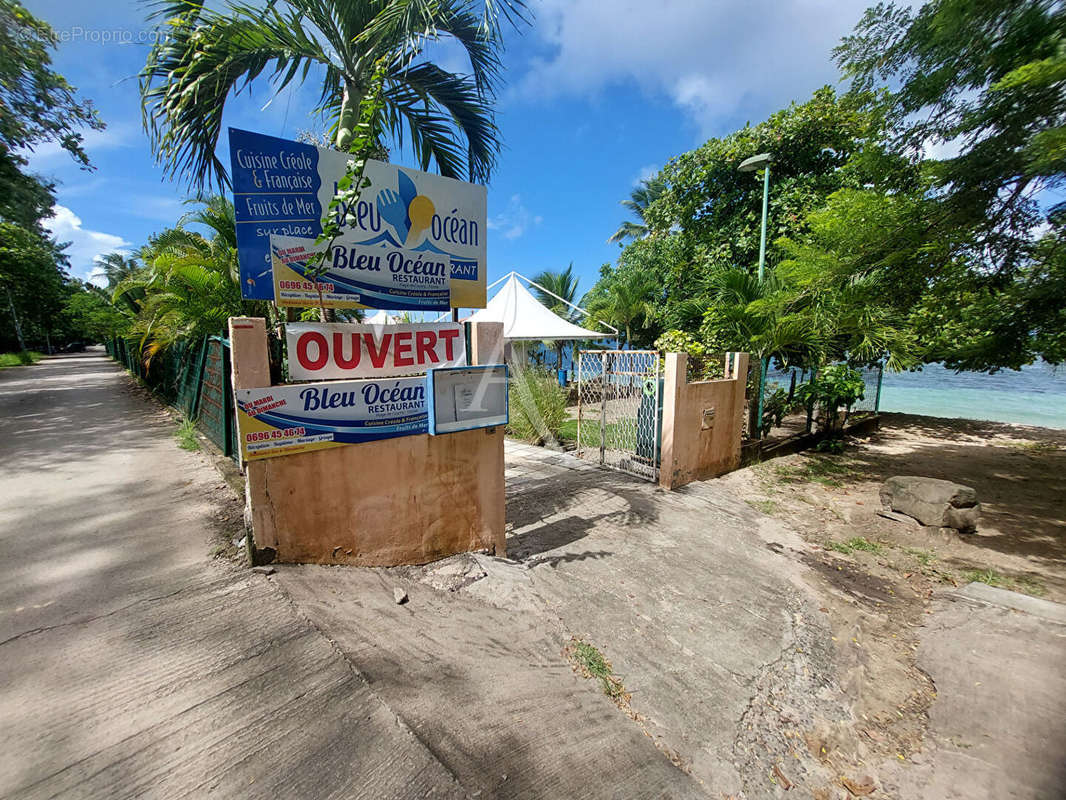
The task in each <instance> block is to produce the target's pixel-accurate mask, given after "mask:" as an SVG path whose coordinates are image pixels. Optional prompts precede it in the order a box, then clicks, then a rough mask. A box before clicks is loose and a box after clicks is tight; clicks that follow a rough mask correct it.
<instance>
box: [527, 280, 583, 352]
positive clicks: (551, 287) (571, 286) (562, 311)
mask: <svg viewBox="0 0 1066 800" xmlns="http://www.w3.org/2000/svg"><path fill="white" fill-rule="evenodd" d="M578 281H579V279H578V278H576V277H574V262H573V261H571V262H570V266H568V267H567V268H566V269H564V270H563V271H562V272H556V271H555V270H550V269H548V270H544V272H541V273H540V274H538V275H536V276H534V278H533V283H536V284H540V286H541V287H543V288H538V287H536V286H534V287H533V292H534V294H536V296H537V299H538V300H539V301H540V303H541V305H543V306H544V307H545V308H547V309H548V310H549V311H551V312H552V313H553V314H556V315H558V316H560V317H562V318H563V319H565V320H566V321H567V322H577V321H578V319H579V318H580V316H581V314H580V312H578V311H577V310H576V309H575V308H573V307H572V306H568V305H567V304H566V303H573V302H574V298H575V297H577V284H578ZM545 290H547V291H545ZM553 295H557V296H553ZM560 297H561V298H562V299H563V300H565V301H566V303H564V302H563V301H562V300H560V299H559V298H560ZM552 345H553V346H554V347H555V363H556V365H557V367H558V368H559V369H562V367H563V343H562V342H561V341H559V340H556V341H554V342H552Z"/></svg>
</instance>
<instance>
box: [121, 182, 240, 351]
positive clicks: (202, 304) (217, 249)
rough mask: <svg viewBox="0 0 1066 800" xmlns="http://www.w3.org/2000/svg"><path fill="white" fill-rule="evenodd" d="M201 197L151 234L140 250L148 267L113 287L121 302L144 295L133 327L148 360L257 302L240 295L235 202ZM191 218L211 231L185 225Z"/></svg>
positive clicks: (220, 328) (222, 323) (215, 330)
mask: <svg viewBox="0 0 1066 800" xmlns="http://www.w3.org/2000/svg"><path fill="white" fill-rule="evenodd" d="M197 202H200V203H201V204H202V207H201V208H199V209H198V210H196V211H193V212H190V213H189V214H186V215H184V216H183V217H182V218H181V221H179V223H178V226H177V227H175V228H168V229H166V230H164V231H162V232H161V233H158V234H156V235H155V236H153V237H152V238H151V239H150V240H149V242H148V244H147V245H146V246H145V247H143V248H142V249H141V253H140V257H141V261H142V262H143V263H144V268H142V269H140V270H138V271H137V272H136V273H134V274H133V275H131V276H130V277H128V278H127V279H126V280H124V281H123V282H122V283H120V284H119V285H118V286H117V287H115V290H114V292H113V297H114V298H115V301H116V302H117V301H118V299H119V298H120V297H124V296H125V297H138V298H140V301H139V306H138V315H137V321H136V323H135V324H134V326H133V329H132V332H133V333H134V334H136V335H139V336H140V340H141V352H142V353H143V355H144V359H145V362H146V363H147V362H149V361H150V360H151V359H152V357H153V356H154V355H155V354H156V353H158V352H160V351H162V350H166V349H167V348H169V347H172V346H173V345H175V344H177V343H178V342H181V341H199V340H201V339H202V338H203V337H204V336H208V335H212V334H216V335H217V334H218V333H220V332H221V331H223V330H224V329H225V327H226V321H227V320H228V319H229V317H231V316H239V315H241V314H244V313H246V312H247V311H248V309H249V308H251V307H252V306H253V305H254V304H249V303H246V301H243V300H242V299H241V288H240V271H239V269H238V267H237V246H236V225H235V223H234V213H233V204H232V203H230V201H229V200H228V199H226V198H225V197H219V196H215V197H211V198H209V199H206V200H202V201H197ZM190 223H191V224H195V225H201V226H204V227H206V228H207V229H208V231H209V236H205V235H203V234H201V233H198V232H196V231H193V230H189V229H188V228H186V227H185V226H186V225H187V224H190Z"/></svg>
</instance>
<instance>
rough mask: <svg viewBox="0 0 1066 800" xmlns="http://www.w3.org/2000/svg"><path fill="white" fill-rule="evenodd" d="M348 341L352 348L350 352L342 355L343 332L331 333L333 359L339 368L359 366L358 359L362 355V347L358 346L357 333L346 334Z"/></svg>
mask: <svg viewBox="0 0 1066 800" xmlns="http://www.w3.org/2000/svg"><path fill="white" fill-rule="evenodd" d="M347 338H348V342H349V343H350V345H351V348H352V354H351V355H350V356H349V357H347V358H345V357H344V339H345V335H344V334H343V333H335V334H333V361H334V362H335V363H336V364H337V366H338V367H340V368H341V369H355V368H356V367H358V366H359V361H360V359H361V358H362V355H363V348H361V347H360V346H359V334H357V333H351V334H348V336H347Z"/></svg>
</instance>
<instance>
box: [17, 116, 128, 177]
mask: <svg viewBox="0 0 1066 800" xmlns="http://www.w3.org/2000/svg"><path fill="white" fill-rule="evenodd" d="M139 131H140V126H139V125H135V124H134V123H131V122H130V123H126V122H119V123H115V124H113V125H108V126H107V127H106V128H104V129H103V130H102V131H94V130H83V131H82V132H81V133H82V147H83V148H84V150H85V152H86V153H87V154H88V155H89V160H90V161H91V160H93V158H94V157H95V155H96V154H97V153H99V152H100V151H101V150H114V149H117V148H119V147H132V146H133V145H134V144H136V141H137V136H138V134H139ZM25 156H26V157H27V158H28V159H29V162H30V169H31V170H41V169H51V168H53V167H56V166H59V165H62V164H64V163H68V162H69V163H71V164H73V163H74V162H73V160H72V159H71V157H70V153H68V152H67V151H66V150H64V149H63V148H62V147H61V146H60V145H59V142H42V143H41V144H38V145H37V146H36V147H34V148H33V150H32V151H26V152H25Z"/></svg>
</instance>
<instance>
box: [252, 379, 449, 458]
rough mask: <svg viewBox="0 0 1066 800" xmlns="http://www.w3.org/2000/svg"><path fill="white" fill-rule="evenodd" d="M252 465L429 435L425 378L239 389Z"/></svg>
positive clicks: (329, 382) (330, 382)
mask: <svg viewBox="0 0 1066 800" xmlns="http://www.w3.org/2000/svg"><path fill="white" fill-rule="evenodd" d="M234 394H235V396H236V399H237V427H238V430H239V432H240V439H241V451H242V453H243V456H244V459H245V460H246V461H251V460H255V459H259V458H270V457H273V456H283V455H292V454H295V453H305V452H308V451H310V450H321V449H324V448H327V447H341V446H344V445H349V444H356V443H359V442H369V441H373V440H375V439H388V438H392V437H395V436H410V435H412V434H416V433H426V432H427V430H428V421H427V419H428V417H427V411H426V386H425V378H423V377H421V376H419V377H413V378H388V379H380V380H359V381H328V382H325V383H305V384H293V385H288V386H267V387H264V388H260V389H237V390H236V391H235V393H234Z"/></svg>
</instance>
